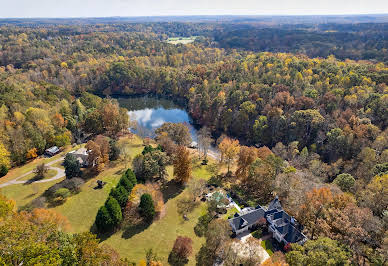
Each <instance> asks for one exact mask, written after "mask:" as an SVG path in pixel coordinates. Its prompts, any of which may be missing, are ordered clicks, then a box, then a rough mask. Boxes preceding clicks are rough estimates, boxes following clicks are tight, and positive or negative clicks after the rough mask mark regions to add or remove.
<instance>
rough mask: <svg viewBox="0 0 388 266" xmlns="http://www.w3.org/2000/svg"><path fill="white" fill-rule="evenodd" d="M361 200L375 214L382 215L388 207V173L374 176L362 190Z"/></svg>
mask: <svg viewBox="0 0 388 266" xmlns="http://www.w3.org/2000/svg"><path fill="white" fill-rule="evenodd" d="M361 201H362V203H363V204H364V205H366V206H368V207H369V208H370V209H371V210H372V211H373V213H374V214H375V215H377V216H381V215H383V213H384V211H386V210H387V208H388V174H384V175H381V176H375V177H374V178H373V179H372V181H371V182H370V183H369V184H368V186H367V187H366V190H365V191H364V192H363V195H362V198H361Z"/></svg>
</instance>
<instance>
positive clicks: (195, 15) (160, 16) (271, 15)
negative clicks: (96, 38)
mask: <svg viewBox="0 0 388 266" xmlns="http://www.w3.org/2000/svg"><path fill="white" fill-rule="evenodd" d="M222 16H226V17H314V16H323V17H335V16H388V12H387V13H338V14H256V15H253V14H206V15H201V14H190V15H189V14H188V15H173V14H171V15H130V16H74V17H72V16H64V17H40V16H37V17H34V16H32V17H0V19H97V18H168V17H222Z"/></svg>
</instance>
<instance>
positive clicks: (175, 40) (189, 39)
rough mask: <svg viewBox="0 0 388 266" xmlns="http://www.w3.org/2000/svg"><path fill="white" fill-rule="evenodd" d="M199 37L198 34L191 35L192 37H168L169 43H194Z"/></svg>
mask: <svg viewBox="0 0 388 266" xmlns="http://www.w3.org/2000/svg"><path fill="white" fill-rule="evenodd" d="M196 38H197V36H191V37H173V38H168V39H167V41H166V42H167V43H171V44H179V43H181V44H188V43H192V42H194V41H195V39H196Z"/></svg>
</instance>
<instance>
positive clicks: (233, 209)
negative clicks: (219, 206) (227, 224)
mask: <svg viewBox="0 0 388 266" xmlns="http://www.w3.org/2000/svg"><path fill="white" fill-rule="evenodd" d="M237 212H238V210H237V209H236V207H233V208H230V209H229V210H228V212H227V213H226V214H225V215H224V219H225V220H228V219H229V217H230V218H232V217H233V215H234V214H235V213H237Z"/></svg>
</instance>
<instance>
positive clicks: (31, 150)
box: [26, 148, 38, 160]
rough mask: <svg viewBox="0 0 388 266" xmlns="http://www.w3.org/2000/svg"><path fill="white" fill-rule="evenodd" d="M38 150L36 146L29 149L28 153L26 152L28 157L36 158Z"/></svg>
mask: <svg viewBox="0 0 388 266" xmlns="http://www.w3.org/2000/svg"><path fill="white" fill-rule="evenodd" d="M37 151H38V150H37V149H36V148H32V149H30V150H28V151H27V154H26V158H27V159H28V160H30V159H34V158H36V157H38V154H37V153H36V152H37Z"/></svg>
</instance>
